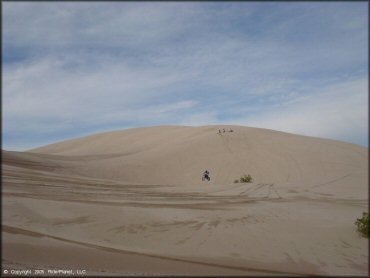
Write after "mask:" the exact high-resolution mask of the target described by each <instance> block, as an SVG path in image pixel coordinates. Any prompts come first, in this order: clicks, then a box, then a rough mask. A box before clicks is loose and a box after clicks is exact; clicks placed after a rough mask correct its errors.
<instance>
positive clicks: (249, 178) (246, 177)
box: [240, 174, 253, 182]
mask: <svg viewBox="0 0 370 278" xmlns="http://www.w3.org/2000/svg"><path fill="white" fill-rule="evenodd" d="M252 180H253V179H252V176H251V175H249V174H248V175H243V176H241V177H240V182H252Z"/></svg>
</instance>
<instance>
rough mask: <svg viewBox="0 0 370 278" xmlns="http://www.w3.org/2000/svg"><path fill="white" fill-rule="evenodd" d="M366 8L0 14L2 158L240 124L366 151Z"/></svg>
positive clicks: (42, 9)
mask: <svg viewBox="0 0 370 278" xmlns="http://www.w3.org/2000/svg"><path fill="white" fill-rule="evenodd" d="M367 12H368V3H366V2H353V3H351V2H230V3H228V2H110V3H104V2H90V3H88V2H4V3H3V88H2V90H3V91H2V100H3V102H2V119H3V130H2V138H3V149H5V150H27V149H30V148H33V147H37V146H41V145H44V144H48V143H54V142H56V141H61V140H64V139H69V138H74V137H79V136H83V135H88V134H93V133H97V132H102V131H108V130H117V129H125V128H132V127H140V126H153V125H167V124H171V125H192V126H200V125H209V124H237V125H245V126H254V127H261V128H269V129H274V130H280V131H285V132H291V133H296V134H302V135H308V136H315V137H323V138H331V139H336V140H341V141H346V142H350V143H354V144H359V145H363V146H366V147H367V146H368V51H367V49H368V27H367V26H368V15H367Z"/></svg>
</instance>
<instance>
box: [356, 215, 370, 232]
mask: <svg viewBox="0 0 370 278" xmlns="http://www.w3.org/2000/svg"><path fill="white" fill-rule="evenodd" d="M355 225H356V226H357V231H358V232H359V233H361V234H362V235H364V236H366V237H369V213H367V212H363V213H362V218H357V220H356V222H355Z"/></svg>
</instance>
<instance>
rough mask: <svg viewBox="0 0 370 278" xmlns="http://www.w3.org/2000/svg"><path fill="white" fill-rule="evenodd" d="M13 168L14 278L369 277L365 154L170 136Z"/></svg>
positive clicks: (8, 215) (8, 187)
mask: <svg viewBox="0 0 370 278" xmlns="http://www.w3.org/2000/svg"><path fill="white" fill-rule="evenodd" d="M219 128H221V129H222V128H225V129H226V131H228V130H229V129H233V131H234V132H225V133H221V134H218V129H219ZM2 155H3V162H2V167H3V175H2V185H3V186H2V213H3V214H2V219H3V220H2V236H3V246H2V249H3V254H2V255H3V261H2V269H3V271H4V270H5V269H6V270H8V271H9V270H11V269H16V270H20V269H33V270H34V269H44V270H47V269H73V271H77V270H85V271H86V274H83V275H84V276H85V275H107V276H111V275H113V276H114V275H118V276H122V275H141V276H142V275H148V276H151V275H194V276H196V275H208V276H209V275H221V276H232V275H244V276H245V275H253V276H256V275H263V276H266V275H282V276H286V275H293V276H295V275H364V276H365V275H368V257H369V254H368V239H366V238H364V237H362V236H360V235H359V234H358V233H357V232H356V228H355V225H354V222H355V220H356V219H357V218H358V217H360V216H361V215H362V212H363V211H368V149H367V148H363V147H360V146H357V145H353V144H348V143H343V142H339V141H334V140H328V139H319V138H313V137H304V136H298V135H293V134H288V133H282V132H277V131H272V130H266V129H257V128H248V127H240V126H220V127H218V126H206V127H197V128H194V127H179V126H162V127H152V128H138V129H131V130H125V131H118V132H109V133H102V134H97V135H92V136H88V137H83V138H78V139H73V140H69V141H64V142H60V143H56V144H52V145H48V146H45V147H41V148H38V149H34V150H30V151H28V152H9V151H3V152H2ZM205 169H208V170H209V171H210V173H211V181H210V182H202V181H201V175H202V172H203V171H204V170H205ZM242 174H251V175H252V177H253V178H254V180H253V183H249V184H244V183H234V180H235V179H238V178H239V177H240V176H241V175H242Z"/></svg>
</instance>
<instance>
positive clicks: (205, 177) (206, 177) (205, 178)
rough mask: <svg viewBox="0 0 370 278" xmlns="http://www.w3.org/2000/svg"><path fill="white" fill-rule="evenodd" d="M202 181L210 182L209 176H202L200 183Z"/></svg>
mask: <svg viewBox="0 0 370 278" xmlns="http://www.w3.org/2000/svg"><path fill="white" fill-rule="evenodd" d="M204 180H208V181H210V180H211V178H210V176H209V175H208V174H203V177H202V181H204Z"/></svg>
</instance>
